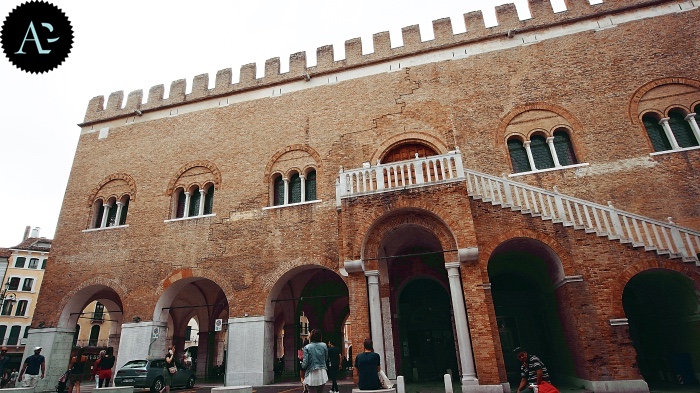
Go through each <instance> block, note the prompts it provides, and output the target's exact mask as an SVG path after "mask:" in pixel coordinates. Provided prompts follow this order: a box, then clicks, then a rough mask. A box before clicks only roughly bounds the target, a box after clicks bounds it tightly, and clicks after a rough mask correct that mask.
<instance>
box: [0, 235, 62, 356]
mask: <svg viewBox="0 0 700 393" xmlns="http://www.w3.org/2000/svg"><path fill="white" fill-rule="evenodd" d="M39 231H40V229H39V228H34V229H32V230H31V233H30V232H29V227H27V231H25V234H24V239H23V240H22V242H21V243H20V244H18V245H16V246H14V247H10V248H9V249H7V250H8V251H9V257H8V264H7V268H6V270H5V271H4V275H3V281H2V285H3V287H2V289H3V290H5V291H6V292H5V293H4V295H5V298H4V300H3V301H2V304H1V305H0V345H3V346H6V347H7V349H8V351H7V352H8V354H10V356H11V357H12V359H13V361H12V365H13V366H14V367H19V365H20V364H21V363H20V361H21V357H22V354H23V353H24V347H25V343H26V339H27V334H28V332H29V329H30V327H32V316H33V315H34V309H35V308H36V301H37V298H38V297H39V291H40V289H41V283H42V280H43V277H44V271H45V269H46V261H47V259H48V254H49V251H50V250H51V242H52V240H51V239H46V238H43V237H39Z"/></svg>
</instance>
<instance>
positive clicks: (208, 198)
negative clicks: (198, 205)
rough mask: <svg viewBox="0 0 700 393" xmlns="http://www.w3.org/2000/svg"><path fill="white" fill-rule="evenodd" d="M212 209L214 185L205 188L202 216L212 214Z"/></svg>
mask: <svg viewBox="0 0 700 393" xmlns="http://www.w3.org/2000/svg"><path fill="white" fill-rule="evenodd" d="M213 209H214V185H213V184H210V185H209V187H207V188H206V195H205V197H204V214H212V211H213Z"/></svg>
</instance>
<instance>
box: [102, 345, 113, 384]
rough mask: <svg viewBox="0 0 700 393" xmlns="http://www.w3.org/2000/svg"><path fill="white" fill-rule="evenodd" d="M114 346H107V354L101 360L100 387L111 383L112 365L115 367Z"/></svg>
mask: <svg viewBox="0 0 700 393" xmlns="http://www.w3.org/2000/svg"><path fill="white" fill-rule="evenodd" d="M114 360H115V359H114V348H113V347H107V350H106V351H105V355H104V356H103V357H102V360H100V375H99V378H100V385H99V387H101V388H102V387H105V388H108V387H109V383H110V381H111V380H112V367H114Z"/></svg>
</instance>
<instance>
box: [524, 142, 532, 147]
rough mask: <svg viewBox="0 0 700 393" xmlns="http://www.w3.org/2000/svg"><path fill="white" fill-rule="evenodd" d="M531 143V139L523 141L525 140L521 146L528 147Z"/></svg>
mask: <svg viewBox="0 0 700 393" xmlns="http://www.w3.org/2000/svg"><path fill="white" fill-rule="evenodd" d="M531 143H532V142H531V141H525V142H523V146H525V147H530V144H531Z"/></svg>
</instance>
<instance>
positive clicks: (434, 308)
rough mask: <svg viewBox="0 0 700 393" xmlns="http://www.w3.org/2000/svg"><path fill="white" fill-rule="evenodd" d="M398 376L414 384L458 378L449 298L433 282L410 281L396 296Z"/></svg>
mask: <svg viewBox="0 0 700 393" xmlns="http://www.w3.org/2000/svg"><path fill="white" fill-rule="evenodd" d="M398 303H399V306H398V309H399V317H398V328H399V337H400V340H401V344H400V348H401V369H400V374H401V375H403V376H404V377H405V378H406V379H407V380H409V381H413V382H417V381H425V380H441V379H442V378H443V375H445V374H446V373H448V372H450V371H451V373H452V376H453V378H454V377H456V376H457V375H458V370H459V369H458V366H457V357H456V352H455V340H454V330H453V326H452V310H451V303H450V295H449V293H448V292H447V290H446V289H445V287H444V286H443V285H441V284H440V283H438V282H437V281H435V280H432V279H428V278H422V279H416V280H413V281H411V282H410V283H409V284H408V285H406V286H405V287H404V289H403V290H402V291H401V294H400V295H399V302H398Z"/></svg>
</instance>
